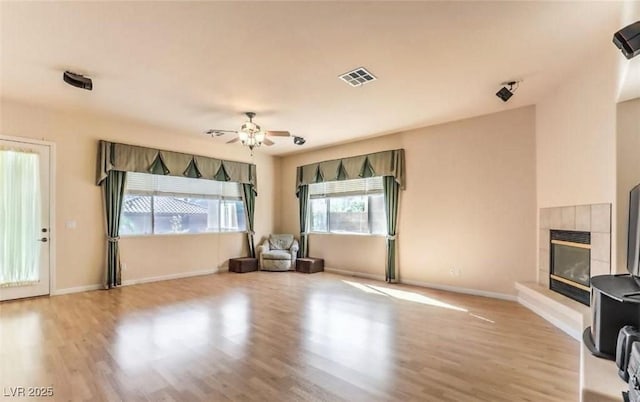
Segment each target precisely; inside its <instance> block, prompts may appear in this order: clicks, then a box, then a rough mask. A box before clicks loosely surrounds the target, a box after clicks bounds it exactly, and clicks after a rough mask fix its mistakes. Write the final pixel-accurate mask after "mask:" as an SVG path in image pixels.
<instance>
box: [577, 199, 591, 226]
mask: <svg viewBox="0 0 640 402" xmlns="http://www.w3.org/2000/svg"><path fill="white" fill-rule="evenodd" d="M576 230H580V231H582V232H590V231H591V205H578V206H576Z"/></svg>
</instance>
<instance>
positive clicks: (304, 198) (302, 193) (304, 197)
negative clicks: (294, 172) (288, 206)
mask: <svg viewBox="0 0 640 402" xmlns="http://www.w3.org/2000/svg"><path fill="white" fill-rule="evenodd" d="M297 195H298V203H299V204H300V249H299V250H298V254H299V257H300V258H305V257H308V256H309V235H308V234H307V226H308V221H309V219H308V215H309V186H308V185H304V186H300V187H298V194H297Z"/></svg>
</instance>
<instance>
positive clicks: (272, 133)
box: [267, 131, 291, 137]
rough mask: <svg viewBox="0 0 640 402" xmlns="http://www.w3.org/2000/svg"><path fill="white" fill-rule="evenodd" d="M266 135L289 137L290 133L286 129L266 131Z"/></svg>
mask: <svg viewBox="0 0 640 402" xmlns="http://www.w3.org/2000/svg"><path fill="white" fill-rule="evenodd" d="M267 135H270V136H272V137H291V133H290V132H288V131H267Z"/></svg>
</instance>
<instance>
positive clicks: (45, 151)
mask: <svg viewBox="0 0 640 402" xmlns="http://www.w3.org/2000/svg"><path fill="white" fill-rule="evenodd" d="M49 152H50V149H49V146H46V145H39V144H30V143H26V142H18V141H6V140H0V300H9V299H17V298H22V297H32V296H39V295H44V294H49V253H50V247H49V234H50V233H49V232H50V230H49Z"/></svg>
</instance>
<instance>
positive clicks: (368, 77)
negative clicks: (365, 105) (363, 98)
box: [340, 67, 376, 87]
mask: <svg viewBox="0 0 640 402" xmlns="http://www.w3.org/2000/svg"><path fill="white" fill-rule="evenodd" d="M340 79H341V80H342V81H344V82H346V83H347V84H349V85H351V86H352V87H359V86H361V85H364V84H367V83H369V82H371V81H375V80H376V77H375V76H374V75H373V74H371V73H370V72H369V71H367V69H366V68H364V67H359V68H356V69H355V70H352V71H349V72H348V73H344V74H341V75H340Z"/></svg>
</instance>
